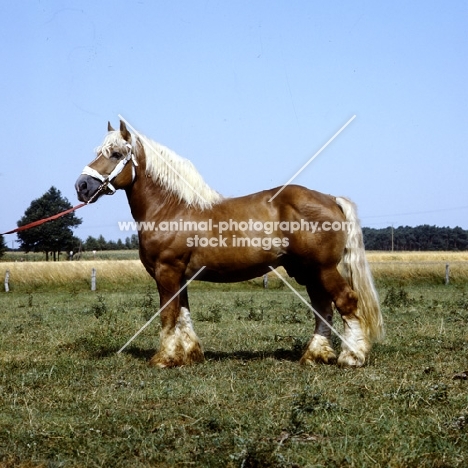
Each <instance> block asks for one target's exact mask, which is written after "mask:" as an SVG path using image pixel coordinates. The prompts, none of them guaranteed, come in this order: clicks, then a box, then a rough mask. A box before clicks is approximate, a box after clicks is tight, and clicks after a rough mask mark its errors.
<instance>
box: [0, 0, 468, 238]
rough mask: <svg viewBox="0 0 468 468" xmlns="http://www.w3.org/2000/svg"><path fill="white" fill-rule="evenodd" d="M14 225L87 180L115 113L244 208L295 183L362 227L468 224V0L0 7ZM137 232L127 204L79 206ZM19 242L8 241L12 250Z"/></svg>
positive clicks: (6, 203) (91, 229) (35, 1)
mask: <svg viewBox="0 0 468 468" xmlns="http://www.w3.org/2000/svg"><path fill="white" fill-rule="evenodd" d="M0 17H1V18H2V28H1V29H0V40H1V43H2V47H1V49H0V61H1V64H2V73H1V74H0V102H1V109H2V113H1V115H0V122H1V128H2V133H3V135H4V137H3V140H2V151H1V164H0V199H1V203H0V232H4V231H7V230H10V229H13V228H14V227H16V223H17V221H18V220H19V219H20V218H21V217H22V216H23V214H24V212H25V210H26V209H27V208H28V206H29V205H30V203H31V201H32V200H34V199H36V198H39V197H40V196H42V195H43V194H44V193H45V192H46V191H47V190H49V188H50V187H51V186H55V187H56V188H58V189H59V190H60V191H61V193H62V195H63V196H64V197H65V198H67V199H68V201H69V202H70V203H71V204H72V205H75V204H78V200H77V198H76V193H75V189H74V183H75V180H76V179H77V177H78V176H79V175H80V173H81V171H82V169H83V167H84V166H85V165H87V164H88V163H89V162H91V161H92V159H94V149H95V148H96V147H97V146H99V145H100V144H101V142H102V140H103V139H104V136H105V134H106V131H107V122H108V121H109V120H110V121H111V123H112V124H113V126H114V127H117V126H118V115H119V114H121V115H122V116H123V117H124V118H125V119H126V120H127V121H128V122H129V123H131V125H132V126H133V127H135V128H136V129H137V130H138V131H139V132H141V133H143V134H145V135H147V136H148V137H150V138H152V139H153V140H155V141H157V142H159V143H161V144H163V145H165V146H167V147H169V148H171V149H172V150H174V151H175V152H176V153H178V154H179V155H181V156H183V157H185V158H187V159H190V160H191V161H192V163H193V164H194V165H195V167H196V168H197V169H198V171H199V172H200V173H201V175H202V176H203V177H204V179H205V180H206V182H207V183H208V184H209V185H210V186H211V187H213V188H214V189H215V190H217V191H218V192H220V193H221V194H223V195H225V196H230V197H235V196H241V195H246V194H249V193H253V192H257V191H260V190H264V189H268V188H273V187H277V186H281V185H283V184H284V183H285V182H286V181H287V180H288V179H289V178H290V177H291V176H292V175H293V174H295V173H296V171H297V170H298V169H299V168H300V167H302V166H303V165H304V163H306V162H307V161H308V160H309V159H310V158H311V157H312V156H313V155H314V154H315V153H316V152H317V151H318V150H319V149H320V148H321V147H322V146H323V145H324V144H325V143H326V142H327V141H328V140H329V139H330V138H331V137H332V136H333V135H334V134H335V133H336V132H337V131H338V130H339V129H340V128H341V127H342V126H343V125H344V124H345V123H346V122H348V121H349V120H350V119H351V118H352V117H353V116H356V117H355V118H354V120H352V122H351V123H350V124H349V125H348V126H347V127H346V128H345V129H344V130H343V131H342V132H341V133H340V134H339V135H338V136H337V137H336V138H335V139H334V140H333V142H332V143H330V145H329V146H327V148H326V149H324V150H323V151H322V152H321V153H320V155H319V156H317V157H316V158H315V159H314V161H313V162H312V163H311V164H310V165H309V166H308V167H307V168H306V169H305V170H304V171H303V172H302V173H301V174H300V175H299V176H298V177H297V178H296V179H295V180H294V183H298V184H300V185H304V186H307V187H309V188H311V189H314V190H318V191H320V192H324V193H329V194H332V195H336V196H338V195H341V196H347V197H349V198H351V199H352V200H353V201H354V202H355V203H356V204H357V206H358V210H359V216H360V219H361V224H362V225H363V226H366V227H372V228H382V227H387V226H390V225H393V226H395V227H398V226H406V225H408V226H417V225H420V224H429V225H436V226H450V227H455V226H461V227H462V228H464V229H468V188H467V175H468V154H467V148H468V85H467V84H468V60H467V58H468V27H467V25H468V3H467V2H465V1H451V0H449V1H443V2H442V1H433V0H428V1H413V2H408V1H406V0H404V1H401V0H391V1H387V0H384V1H379V2H375V1H371V0H369V1H367V0H356V1H344V0H343V1H332V2H329V1H316V0H287V1H286V0H285V1H276V0H258V1H257V0H248V1H247V0H232V1H221V0H203V1H202V0H200V1H196V0H164V1H162V0H153V1H151V0H136V1H133V0H128V1H122V0H113V1H112V2H103V1H96V0H92V1H79V0H76V1H72V0H70V1H64V0H56V1H53V0H40V1H39V0H25V1H21V2H6V1H3V2H1V4H0ZM76 214H77V216H78V217H79V218H81V219H82V220H83V223H82V224H81V225H80V226H79V227H78V228H77V229H76V230H75V231H74V232H75V235H76V236H78V237H79V238H81V239H83V240H85V239H86V238H87V237H88V236H94V237H98V236H99V235H101V234H102V235H103V236H104V237H105V238H106V239H107V240H117V239H119V238H120V239H125V237H127V236H129V235H131V234H132V233H131V232H130V233H128V232H121V231H120V230H119V227H118V222H119V221H127V220H131V214H130V210H129V207H128V203H127V199H126V196H125V193H124V192H122V191H120V192H118V193H116V194H115V195H113V196H106V197H103V198H101V199H100V200H99V201H98V202H97V203H95V204H93V205H89V206H86V207H84V208H82V209H80V210H79V211H77V212H76ZM15 240H16V236H15V235H7V236H5V241H6V242H7V244H8V245H9V246H11V245H13V244H14V241H15Z"/></svg>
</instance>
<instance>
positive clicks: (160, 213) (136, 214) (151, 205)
mask: <svg viewBox="0 0 468 468" xmlns="http://www.w3.org/2000/svg"><path fill="white" fill-rule="evenodd" d="M126 194H127V199H128V203H129V205H130V210H131V212H132V216H133V218H134V219H135V221H150V220H151V221H157V220H158V219H159V220H162V218H164V217H165V216H167V215H166V213H168V210H172V211H177V209H175V210H174V208H175V207H176V206H177V205H180V201H179V200H178V199H177V197H176V196H175V195H174V194H173V193H171V192H170V191H169V190H167V189H166V188H164V187H162V186H161V185H160V184H159V183H158V182H155V181H154V180H153V178H152V177H150V176H147V175H146V162H145V160H144V158H138V167H136V179H135V182H134V183H133V184H132V185H131V186H130V187H129V188H127V189H126Z"/></svg>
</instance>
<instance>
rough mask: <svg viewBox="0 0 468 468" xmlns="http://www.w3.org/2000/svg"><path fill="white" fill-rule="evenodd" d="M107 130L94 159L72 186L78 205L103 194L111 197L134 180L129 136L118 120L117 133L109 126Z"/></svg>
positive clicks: (90, 201)
mask: <svg viewBox="0 0 468 468" xmlns="http://www.w3.org/2000/svg"><path fill="white" fill-rule="evenodd" d="M107 129H108V134H107V135H106V137H105V139H104V141H103V143H102V145H101V146H99V147H98V148H97V150H96V153H97V156H96V158H95V159H94V161H92V162H91V163H90V164H89V166H86V167H85V168H84V169H83V172H82V173H81V175H80V177H78V180H77V181H76V183H75V189H76V193H77V195H78V200H80V201H82V202H86V203H93V202H95V201H96V200H97V199H98V198H99V197H100V196H101V195H103V194H108V195H110V194H113V193H114V192H115V191H116V190H117V189H121V188H125V187H128V186H129V185H130V184H131V183H132V182H133V180H134V178H135V166H137V165H138V164H137V162H136V159H135V154H134V145H132V135H131V134H130V132H129V131H128V130H127V127H126V126H125V123H124V122H122V121H120V130H118V131H115V130H114V129H113V128H112V126H111V124H110V123H109V124H108V128H107ZM128 162H130V164H127V163H128Z"/></svg>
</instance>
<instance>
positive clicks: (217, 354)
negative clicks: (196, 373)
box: [60, 337, 302, 362]
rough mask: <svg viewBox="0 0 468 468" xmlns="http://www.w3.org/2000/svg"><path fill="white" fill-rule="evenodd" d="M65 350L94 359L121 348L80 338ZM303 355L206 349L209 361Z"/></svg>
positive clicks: (145, 352) (138, 352)
mask: <svg viewBox="0 0 468 468" xmlns="http://www.w3.org/2000/svg"><path fill="white" fill-rule="evenodd" d="M60 348H61V350H62V351H64V352H70V351H72V352H77V353H84V354H87V355H88V357H91V358H94V359H104V358H107V357H110V356H113V355H115V354H116V353H117V351H118V350H119V349H120V346H119V345H116V344H115V343H112V344H111V343H102V342H101V343H96V341H94V340H92V339H89V338H86V337H85V338H80V339H78V340H76V341H75V342H73V343H67V344H65V345H62V346H60ZM156 352H157V350H156V349H154V348H149V349H148V348H140V347H138V346H130V347H128V348H127V349H125V350H124V351H123V354H129V355H131V356H133V357H134V358H136V359H139V360H144V361H149V360H150V359H151V358H152V357H153V355H154V354H155V353H156ZM301 355H302V349H299V348H298V347H293V348H292V349H284V348H278V349H275V350H269V351H268V350H265V351H249V350H236V351H205V359H206V360H207V361H258V360H263V359H275V360H278V361H292V362H294V361H299V359H300V358H301Z"/></svg>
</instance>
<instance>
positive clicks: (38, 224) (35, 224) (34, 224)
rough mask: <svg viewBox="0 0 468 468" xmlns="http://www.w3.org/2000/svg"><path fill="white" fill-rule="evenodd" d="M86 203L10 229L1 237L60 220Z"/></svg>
mask: <svg viewBox="0 0 468 468" xmlns="http://www.w3.org/2000/svg"><path fill="white" fill-rule="evenodd" d="M86 204H87V203H80V204H79V205H76V206H74V207H73V208H70V209H68V210H65V211H62V212H61V213H57V214H54V215H52V216H49V217H48V218H44V219H39V220H37V221H33V222H32V223H29V224H25V225H24V226H20V227H17V228H16V229H12V230H11V231H7V232H3V233H2V234H1V235H2V236H3V235H4V234H14V233H15V232H19V231H26V229H29V228H32V227H35V226H40V225H41V224H44V223H47V221H53V220H54V219H57V218H61V217H62V216H65V215H66V214H68V213H72V212H73V211H75V210H77V209H79V208H82V207H83V206H85V205H86Z"/></svg>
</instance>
